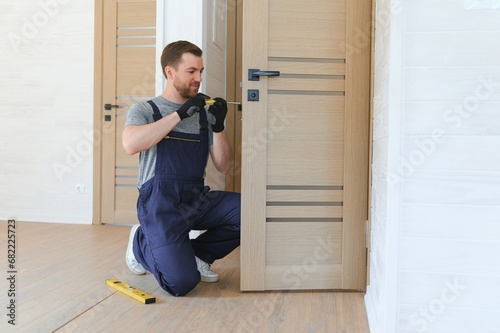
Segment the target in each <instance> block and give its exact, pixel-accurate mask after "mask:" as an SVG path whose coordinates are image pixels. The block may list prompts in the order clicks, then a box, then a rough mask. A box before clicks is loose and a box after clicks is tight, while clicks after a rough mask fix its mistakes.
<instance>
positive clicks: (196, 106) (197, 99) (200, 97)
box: [176, 93, 210, 120]
mask: <svg viewBox="0 0 500 333" xmlns="http://www.w3.org/2000/svg"><path fill="white" fill-rule="evenodd" d="M207 98H210V97H208V96H207V95H204V94H202V93H198V94H196V95H195V96H194V97H191V98H190V99H188V100H187V101H186V103H184V104H182V105H181V107H180V108H179V109H178V110H177V111H176V112H177V113H178V114H179V117H180V118H181V120H183V119H185V118H187V117H191V116H192V115H193V114H195V113H196V112H199V111H200V110H201V109H203V108H204V107H205V99H207Z"/></svg>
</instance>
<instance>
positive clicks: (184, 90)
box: [174, 81, 199, 99]
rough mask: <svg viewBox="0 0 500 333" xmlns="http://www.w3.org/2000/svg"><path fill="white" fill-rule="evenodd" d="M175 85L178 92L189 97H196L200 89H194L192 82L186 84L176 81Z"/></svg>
mask: <svg viewBox="0 0 500 333" xmlns="http://www.w3.org/2000/svg"><path fill="white" fill-rule="evenodd" d="M174 87H175V89H176V90H177V92H178V93H179V94H180V95H181V96H182V97H184V98H186V99H189V98H191V97H194V96H195V95H196V94H197V93H198V89H199V86H198V88H197V89H195V90H192V87H193V86H192V85H190V84H185V85H183V84H182V83H178V82H175V81H174Z"/></svg>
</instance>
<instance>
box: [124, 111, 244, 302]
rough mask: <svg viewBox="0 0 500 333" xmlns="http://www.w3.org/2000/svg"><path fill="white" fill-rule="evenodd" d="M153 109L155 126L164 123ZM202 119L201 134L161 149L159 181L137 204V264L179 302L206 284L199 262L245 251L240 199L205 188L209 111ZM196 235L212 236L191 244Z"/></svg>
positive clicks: (172, 137)
mask: <svg viewBox="0 0 500 333" xmlns="http://www.w3.org/2000/svg"><path fill="white" fill-rule="evenodd" d="M148 103H149V104H150V105H151V107H152V108H153V112H154V120H155V121H157V120H159V119H161V118H162V116H161V114H160V111H159V109H158V107H157V106H156V104H154V103H153V102H152V101H148ZM198 114H199V118H200V121H199V124H200V133H199V134H187V133H179V132H175V131H171V132H170V133H169V134H168V135H167V136H166V137H165V139H163V140H161V141H160V142H159V143H158V144H157V153H156V167H155V175H154V176H153V178H151V179H149V180H148V181H147V182H146V183H144V185H143V186H142V187H141V188H140V190H139V199H138V201H137V215H138V218H139V222H140V225H141V227H140V228H138V229H137V232H136V234H135V238H134V244H133V249H134V254H135V258H136V259H137V261H138V262H139V263H140V264H141V265H142V266H143V267H144V268H145V269H146V270H147V271H149V272H151V273H152V274H153V275H154V276H155V278H156V280H157V281H158V283H159V284H160V286H161V287H162V288H163V289H164V290H166V291H167V292H168V293H170V294H172V295H174V296H182V295H185V294H187V293H188V292H189V291H191V290H193V289H194V288H195V287H196V285H197V284H198V283H199V282H200V273H199V272H198V269H197V266H196V261H195V256H197V257H198V258H200V259H201V260H203V261H205V262H207V263H209V264H211V263H213V262H214V261H215V260H217V259H220V258H223V257H225V256H226V255H227V254H229V253H230V252H231V251H233V250H234V249H235V248H237V247H238V246H239V245H240V205H241V203H240V194H239V193H232V192H226V191H210V188H209V187H208V186H205V185H204V174H205V168H206V165H207V161H208V153H209V142H208V122H207V114H206V112H204V110H202V111H200V112H199V113H198ZM191 230H207V231H206V232H205V233H203V234H201V235H200V236H198V237H197V238H196V239H190V238H189V232H190V231H191Z"/></svg>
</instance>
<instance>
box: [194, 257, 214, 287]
mask: <svg viewBox="0 0 500 333" xmlns="http://www.w3.org/2000/svg"><path fill="white" fill-rule="evenodd" d="M195 259H196V266H198V271H199V272H200V274H201V281H203V282H217V281H219V274H217V273H215V272H214V271H212V270H211V269H210V264H208V263H206V262H204V261H203V260H201V259H200V258H198V257H195Z"/></svg>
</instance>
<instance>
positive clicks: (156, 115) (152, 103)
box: [148, 100, 163, 121]
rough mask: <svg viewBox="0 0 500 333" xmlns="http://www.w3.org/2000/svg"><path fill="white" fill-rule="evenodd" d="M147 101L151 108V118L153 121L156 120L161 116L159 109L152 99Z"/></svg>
mask: <svg viewBox="0 0 500 333" xmlns="http://www.w3.org/2000/svg"><path fill="white" fill-rule="evenodd" d="M148 103H149V105H151V107H152V108H153V119H154V121H158V120H160V119H161V118H163V117H162V116H161V113H160V109H158V106H157V105H156V104H155V103H154V102H153V101H152V100H149V101H148Z"/></svg>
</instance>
